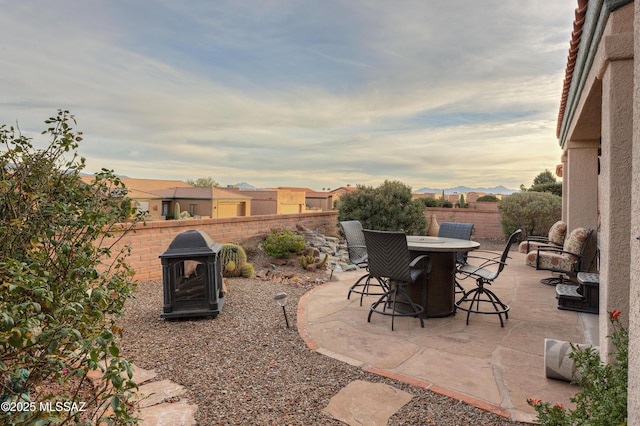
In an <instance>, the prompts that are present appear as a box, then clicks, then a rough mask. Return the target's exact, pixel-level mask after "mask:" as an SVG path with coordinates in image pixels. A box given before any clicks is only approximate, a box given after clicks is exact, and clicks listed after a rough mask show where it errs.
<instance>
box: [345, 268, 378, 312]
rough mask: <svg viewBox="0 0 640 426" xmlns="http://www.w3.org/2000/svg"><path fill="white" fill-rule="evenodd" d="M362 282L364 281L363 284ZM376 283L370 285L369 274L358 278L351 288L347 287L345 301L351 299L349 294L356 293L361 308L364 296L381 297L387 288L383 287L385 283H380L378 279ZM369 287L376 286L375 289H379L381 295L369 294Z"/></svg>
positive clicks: (376, 293)
mask: <svg viewBox="0 0 640 426" xmlns="http://www.w3.org/2000/svg"><path fill="white" fill-rule="evenodd" d="M362 280H364V282H362ZM376 281H377V283H373V284H372V283H371V275H369V274H365V275H363V276H361V277H360V278H358V281H356V282H355V283H354V284H353V285H352V286H351V287H349V293H348V294H347V300H349V299H350V298H351V293H356V294H359V295H360V306H362V299H363V298H364V296H383V295H384V294H385V293H386V291H387V287H386V285H385V283H384V282H383V281H380V280H379V279H377V278H376ZM371 286H376V287H380V288H381V291H382V293H378V292H375V293H374V292H371V291H370V287H371ZM358 287H362V288H361V289H358Z"/></svg>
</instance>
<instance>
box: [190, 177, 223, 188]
mask: <svg viewBox="0 0 640 426" xmlns="http://www.w3.org/2000/svg"><path fill="white" fill-rule="evenodd" d="M187 183H188V184H189V185H192V186H199V187H206V188H217V187H219V186H220V184H219V183H218V182H216V181H215V180H213V178H212V177H211V176H207V177H201V178H198V179H195V180H193V179H187Z"/></svg>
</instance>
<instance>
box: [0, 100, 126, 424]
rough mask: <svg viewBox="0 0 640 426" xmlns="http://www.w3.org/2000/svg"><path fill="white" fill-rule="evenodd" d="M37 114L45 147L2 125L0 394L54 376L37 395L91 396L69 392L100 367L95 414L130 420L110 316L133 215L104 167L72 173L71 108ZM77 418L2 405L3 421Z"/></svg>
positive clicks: (12, 395) (25, 395) (18, 395)
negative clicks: (86, 180) (119, 246)
mask: <svg viewBox="0 0 640 426" xmlns="http://www.w3.org/2000/svg"><path fill="white" fill-rule="evenodd" d="M45 123H47V124H48V125H49V126H50V127H49V128H48V129H47V130H45V131H44V132H43V134H48V135H49V137H50V142H49V145H48V146H47V147H45V148H44V149H36V148H34V147H33V145H32V143H31V140H30V139H29V138H26V137H24V136H22V135H21V134H20V131H19V130H16V129H14V128H13V127H9V128H7V127H6V126H4V125H2V126H0V145H1V146H2V148H3V152H1V153H0V193H1V194H2V196H1V197H0V235H2V244H1V245H0V282H2V291H0V353H1V358H0V371H1V373H0V385H2V388H1V389H0V399H1V400H2V401H14V402H23V403H24V402H26V401H28V400H29V398H31V397H32V396H33V393H32V392H31V391H33V390H34V389H36V388H37V387H40V386H41V385H42V384H47V385H48V386H46V387H44V389H50V388H51V387H50V385H51V384H52V383H57V388H56V393H55V395H54V394H47V393H46V392H44V394H42V391H40V392H41V393H40V394H39V395H38V402H42V401H44V400H47V399H53V400H54V401H62V400H66V401H70V402H75V403H79V402H85V403H90V402H92V401H80V400H79V396H78V393H77V392H78V390H79V389H80V387H81V386H83V385H85V384H87V382H88V379H87V373H88V372H89V371H91V370H96V369H100V370H102V373H103V379H104V380H106V381H107V382H108V383H109V385H110V386H109V387H106V388H100V389H97V390H96V392H97V394H96V396H95V398H96V399H95V401H94V402H96V403H97V405H98V406H102V408H100V409H97V412H96V413H95V414H96V415H98V416H99V417H103V419H104V420H105V421H107V422H109V423H124V422H130V421H132V415H131V413H130V412H129V407H128V405H127V398H128V394H129V391H130V390H131V389H134V388H137V386H136V385H135V383H134V382H133V381H132V380H131V377H132V373H133V371H132V367H131V365H130V364H129V362H128V361H127V360H125V359H124V358H122V357H121V356H120V349H119V347H118V343H117V339H116V337H117V335H118V334H119V333H120V329H119V327H118V326H117V324H116V320H117V318H118V317H119V316H120V314H121V313H122V311H123V307H124V303H125V300H126V299H127V298H128V297H131V296H132V294H133V291H134V290H135V283H134V282H133V281H132V276H133V271H132V270H131V269H130V267H129V266H128V265H127V263H126V262H125V260H126V257H127V255H128V248H125V249H123V250H119V251H115V250H114V246H115V244H116V243H117V242H118V239H117V238H115V236H116V235H120V236H123V235H124V233H125V232H126V231H127V230H129V229H130V227H132V226H133V225H134V224H135V222H136V219H134V220H133V221H130V222H128V223H127V224H126V225H125V224H124V222H125V221H126V220H127V219H128V218H129V216H130V215H131V213H132V212H131V211H130V206H131V203H130V201H129V200H128V199H127V198H126V188H124V185H123V184H122V183H121V181H120V180H119V179H118V178H117V177H116V176H115V175H114V174H113V172H112V171H108V170H104V169H103V170H102V171H101V172H100V173H98V174H97V175H96V176H95V178H94V180H93V181H92V182H91V183H90V184H83V183H82V181H81V180H80V178H79V176H80V172H81V170H82V169H83V168H84V165H85V161H84V159H83V158H81V157H79V156H78V154H77V153H76V152H75V150H76V149H77V147H78V144H79V142H80V141H81V140H82V136H81V132H76V131H74V130H73V129H72V127H71V125H72V124H74V123H75V119H74V117H73V116H72V115H70V114H69V112H68V111H59V112H58V115H57V116H56V117H52V118H50V119H48V120H46V121H45ZM69 153H71V155H72V158H71V159H66V158H65V155H68V154H69ZM71 378H73V380H72V379H71ZM48 392H52V391H48ZM31 403H35V402H34V401H31ZM103 403H106V405H104V406H103ZM108 407H110V408H111V410H112V412H111V413H109V414H107V413H105V410H106V408H108ZM107 418H108V420H107ZM79 421H80V413H78V412H74V411H66V412H65V411H54V412H46V411H33V410H31V411H12V412H9V411H6V410H5V411H4V412H2V413H0V423H2V424H45V423H46V424H49V423H56V424H58V423H65V422H66V423H70V422H79Z"/></svg>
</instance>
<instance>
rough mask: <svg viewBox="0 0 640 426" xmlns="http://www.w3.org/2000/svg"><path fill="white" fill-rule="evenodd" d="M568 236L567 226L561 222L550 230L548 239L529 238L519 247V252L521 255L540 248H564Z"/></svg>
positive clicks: (531, 236)
mask: <svg viewBox="0 0 640 426" xmlns="http://www.w3.org/2000/svg"><path fill="white" fill-rule="evenodd" d="M566 235H567V224H566V223H565V222H563V221H561V220H559V221H557V222H556V223H554V224H553V225H552V226H551V228H549V233H548V234H547V236H546V237H545V236H535V235H530V236H528V237H527V239H526V240H524V241H522V242H521V243H520V245H518V251H519V252H520V253H529V252H530V251H532V250H537V249H538V247H540V246H554V247H562V245H563V244H564V239H565V237H566Z"/></svg>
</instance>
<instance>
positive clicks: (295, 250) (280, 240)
mask: <svg viewBox="0 0 640 426" xmlns="http://www.w3.org/2000/svg"><path fill="white" fill-rule="evenodd" d="M306 245H307V243H306V242H305V240H304V238H303V237H302V236H300V235H296V234H294V232H293V231H292V230H290V229H283V230H281V231H276V230H272V231H271V233H270V234H269V235H267V238H266V239H265V240H264V242H263V243H262V248H263V249H264V252H265V253H267V254H268V255H269V256H273V257H275V258H278V259H284V258H287V257H291V256H295V255H298V254H300V253H301V252H302V250H304V248H305V247H306Z"/></svg>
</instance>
